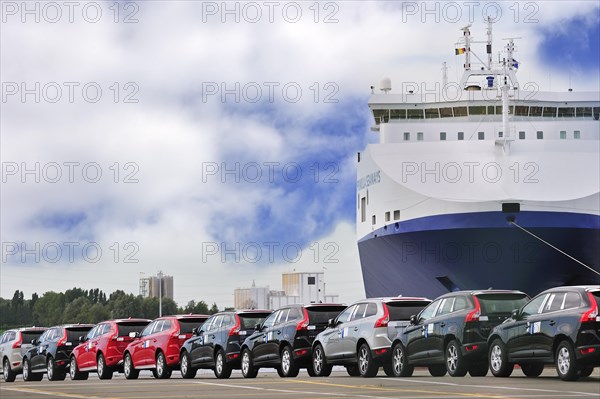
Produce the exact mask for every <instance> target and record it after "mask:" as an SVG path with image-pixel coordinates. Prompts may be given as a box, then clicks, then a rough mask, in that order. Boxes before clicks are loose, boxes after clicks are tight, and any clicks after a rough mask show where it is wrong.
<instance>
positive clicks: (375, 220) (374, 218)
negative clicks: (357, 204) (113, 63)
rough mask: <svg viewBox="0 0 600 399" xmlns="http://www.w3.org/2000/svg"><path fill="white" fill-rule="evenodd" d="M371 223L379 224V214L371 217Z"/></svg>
mask: <svg viewBox="0 0 600 399" xmlns="http://www.w3.org/2000/svg"><path fill="white" fill-rule="evenodd" d="M371 224H373V225H375V224H377V216H376V215H373V216H372V217H371Z"/></svg>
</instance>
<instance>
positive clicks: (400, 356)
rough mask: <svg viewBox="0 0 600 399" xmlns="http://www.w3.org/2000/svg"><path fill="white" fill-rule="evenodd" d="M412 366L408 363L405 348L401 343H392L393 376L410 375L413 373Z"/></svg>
mask: <svg viewBox="0 0 600 399" xmlns="http://www.w3.org/2000/svg"><path fill="white" fill-rule="evenodd" d="M414 369H415V368H414V367H413V366H411V365H410V364H408V357H407V356H406V350H405V349H404V346H403V345H402V344H401V343H397V344H396V345H394V349H392V371H393V372H394V376H395V377H410V376H412V374H413V371H414Z"/></svg>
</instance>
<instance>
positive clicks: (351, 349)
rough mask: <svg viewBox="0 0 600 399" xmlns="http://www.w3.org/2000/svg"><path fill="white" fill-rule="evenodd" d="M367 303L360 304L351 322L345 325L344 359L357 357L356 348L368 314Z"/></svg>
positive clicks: (343, 340) (342, 338) (343, 338)
mask: <svg viewBox="0 0 600 399" xmlns="http://www.w3.org/2000/svg"><path fill="white" fill-rule="evenodd" d="M368 305H369V304H368V303H366V302H363V303H359V304H358V305H357V307H356V311H355V312H354V313H353V314H352V317H351V318H350V321H348V322H347V323H344V326H343V329H344V331H343V334H342V337H341V340H342V357H344V358H353V357H356V352H357V350H356V346H357V345H358V340H359V338H360V334H361V324H362V323H363V319H364V318H365V314H366V313H367V306H368Z"/></svg>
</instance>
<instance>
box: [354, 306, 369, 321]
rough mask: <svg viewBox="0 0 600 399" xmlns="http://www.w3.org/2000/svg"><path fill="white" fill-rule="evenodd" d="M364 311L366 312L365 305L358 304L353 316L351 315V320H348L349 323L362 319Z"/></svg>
mask: <svg viewBox="0 0 600 399" xmlns="http://www.w3.org/2000/svg"><path fill="white" fill-rule="evenodd" d="M366 310H367V304H366V303H359V304H358V308H357V309H356V312H354V315H352V318H351V319H350V321H354V320H359V319H362V318H363V317H365V311H366Z"/></svg>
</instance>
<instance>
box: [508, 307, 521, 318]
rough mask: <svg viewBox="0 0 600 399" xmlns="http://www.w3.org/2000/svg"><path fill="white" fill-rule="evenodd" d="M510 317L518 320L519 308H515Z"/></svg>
mask: <svg viewBox="0 0 600 399" xmlns="http://www.w3.org/2000/svg"><path fill="white" fill-rule="evenodd" d="M510 318H511V319H513V320H517V319H518V318H519V309H513V311H512V312H511V314H510Z"/></svg>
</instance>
